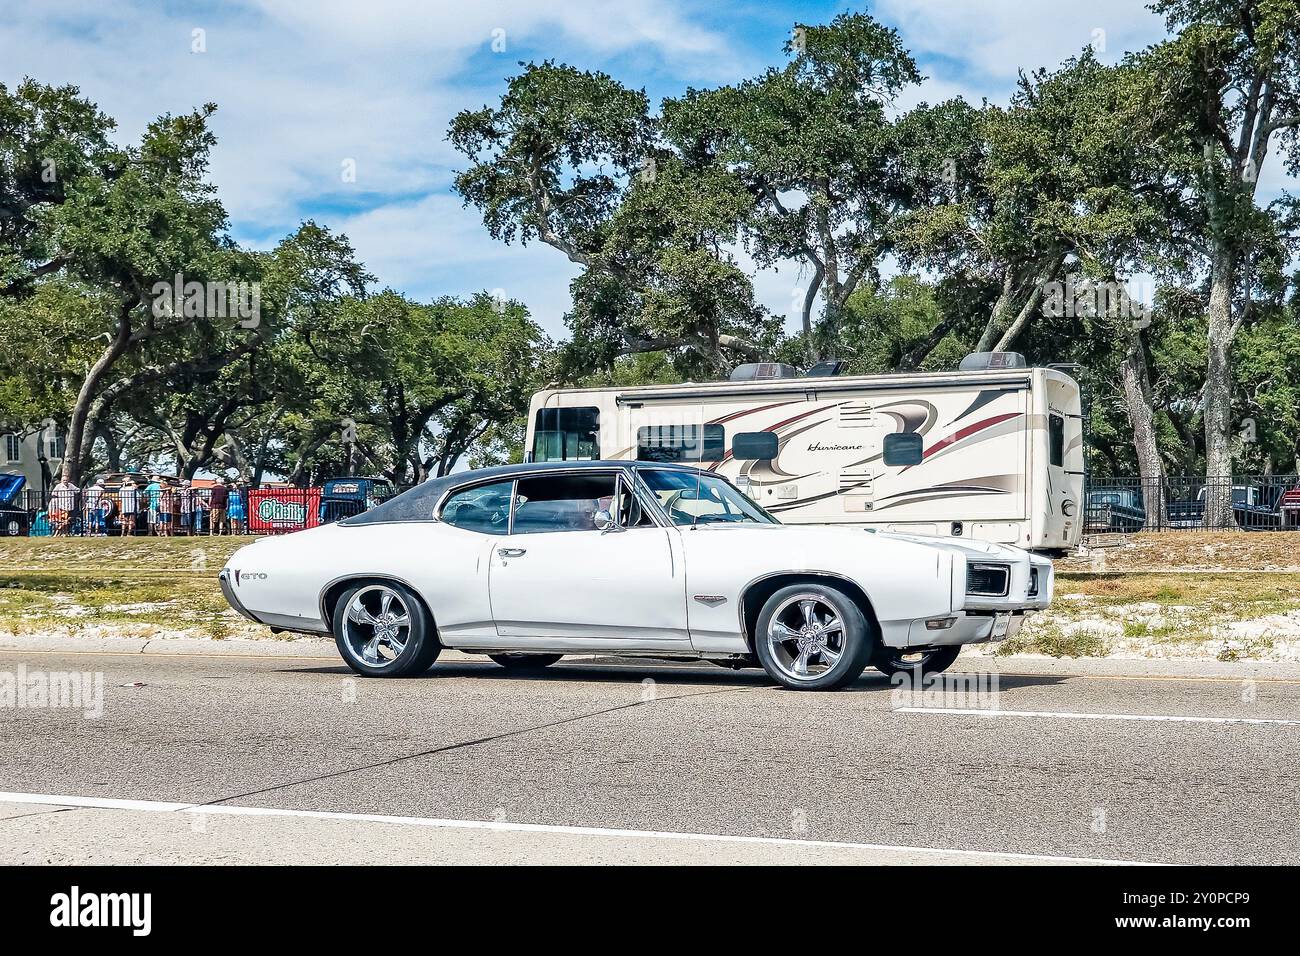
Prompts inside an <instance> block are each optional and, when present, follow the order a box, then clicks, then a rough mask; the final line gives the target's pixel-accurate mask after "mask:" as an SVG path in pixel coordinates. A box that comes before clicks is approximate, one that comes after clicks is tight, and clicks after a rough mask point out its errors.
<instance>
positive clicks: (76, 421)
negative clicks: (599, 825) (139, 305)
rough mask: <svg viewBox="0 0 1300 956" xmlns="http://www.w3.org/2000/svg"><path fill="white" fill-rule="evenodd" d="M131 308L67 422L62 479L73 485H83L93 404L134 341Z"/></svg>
mask: <svg viewBox="0 0 1300 956" xmlns="http://www.w3.org/2000/svg"><path fill="white" fill-rule="evenodd" d="M130 316H131V304H129V303H124V304H123V306H122V310H121V313H120V314H119V315H118V317H117V334H116V335H115V336H114V337H113V341H112V342H110V343H109V345H108V348H106V349H104V351H103V353H102V354H101V355H100V356H99V358H98V359H97V360H96V361H95V364H94V365H92V366H91V367H90V370H89V371H88V372H87V373H86V378H85V381H83V382H82V383H81V388H80V390H78V392H77V401H76V404H74V405H73V406H72V420H71V421H70V422H68V435H67V440H66V441H65V442H64V451H63V468H62V473H61V475H60V477H61V478H62V480H63V481H71V482H72V483H73V484H80V483H81V469H82V458H83V457H84V455H83V451H82V446H83V445H84V444H85V440H86V424H87V419H88V418H89V416H90V408H91V405H92V404H94V402H95V398H96V395H95V393H96V391H97V390H98V389H99V383H100V382H101V381H102V380H103V378H104V376H105V375H106V374H107V373H108V370H109V369H110V368H112V367H113V363H114V362H116V361H117V360H118V359H119V358H121V357H122V354H123V353H124V352H125V351H126V347H127V344H128V343H129V342H130V340H131V319H130Z"/></svg>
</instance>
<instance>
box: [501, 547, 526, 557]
mask: <svg viewBox="0 0 1300 956" xmlns="http://www.w3.org/2000/svg"><path fill="white" fill-rule="evenodd" d="M527 553H528V549H527V548H497V554H499V555H501V557H503V558H522V557H523V556H524V555H525V554H527Z"/></svg>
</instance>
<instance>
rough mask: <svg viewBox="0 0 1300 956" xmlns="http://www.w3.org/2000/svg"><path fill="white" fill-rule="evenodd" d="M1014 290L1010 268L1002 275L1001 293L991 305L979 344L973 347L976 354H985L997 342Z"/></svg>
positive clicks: (1012, 274) (1013, 277)
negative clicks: (991, 309) (991, 308)
mask: <svg viewBox="0 0 1300 956" xmlns="http://www.w3.org/2000/svg"><path fill="white" fill-rule="evenodd" d="M1014 288H1015V275H1014V273H1013V271H1012V269H1011V267H1010V266H1007V268H1006V270H1005V271H1004V272H1003V273H1002V291H1001V292H999V293H998V300H997V301H996V302H994V303H993V311H991V312H990V313H989V320H988V322H987V323H985V325H984V333H983V334H982V335H981V336H980V340H979V344H978V345H976V346H975V351H976V352H987V351H989V349H991V348H992V347H993V343H994V342H996V341H997V335H998V330H999V329H1000V328H1002V316H1003V315H1004V314H1006V312H1007V310H1008V309H1010V308H1011V298H1012V294H1013V292H1014Z"/></svg>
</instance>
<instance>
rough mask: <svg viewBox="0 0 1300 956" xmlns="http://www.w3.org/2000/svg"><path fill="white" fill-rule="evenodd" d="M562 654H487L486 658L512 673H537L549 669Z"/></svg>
mask: <svg viewBox="0 0 1300 956" xmlns="http://www.w3.org/2000/svg"><path fill="white" fill-rule="evenodd" d="M563 656H564V655H563V654H489V655H488V657H490V658H492V660H494V661H496V662H497V663H498V664H500V665H501V666H502V667H504V668H506V669H507V670H512V671H539V670H541V669H542V668H543V667H550V666H551V665H552V664H554V663H555V662H556V661H558V660H559V659H560V658H562V657H563Z"/></svg>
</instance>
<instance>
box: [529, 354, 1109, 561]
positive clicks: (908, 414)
mask: <svg viewBox="0 0 1300 956" xmlns="http://www.w3.org/2000/svg"><path fill="white" fill-rule="evenodd" d="M829 368H830V369H831V370H832V371H833V369H834V368H835V366H834V365H833V364H832V365H830V366H829ZM817 371H823V370H822V369H818V370H815V372H817ZM737 379H740V380H737ZM525 447H526V448H527V449H528V460H530V461H538V462H541V461H571V460H579V461H581V460H593V459H606V460H628V459H633V460H642V461H654V462H677V463H688V464H695V465H697V466H698V467H700V468H704V469H707V470H708V471H714V472H718V473H720V474H722V475H724V476H725V477H727V478H730V479H731V480H732V481H733V482H735V483H736V484H737V485H739V486H740V487H741V488H743V489H745V490H746V491H747V492H748V493H749V495H750V496H751V497H752V498H753V499H754V500H755V501H757V502H758V503H759V504H761V505H762V506H763V507H764V508H765V509H767V510H768V511H770V512H771V513H772V514H774V515H776V516H777V517H778V518H780V519H781V521H782V522H785V523H788V524H856V525H863V526H866V527H872V528H878V529H882V530H889V531H899V532H907V533H912V534H927V535H939V536H952V537H969V538H975V539H978V540H984V541H995V542H999V543H1003V544H1014V545H1017V546H1019V547H1022V548H1027V549H1031V550H1037V551H1048V552H1059V551H1064V550H1066V549H1069V548H1072V547H1074V546H1075V545H1077V544H1078V542H1079V538H1080V535H1081V533H1082V531H1083V515H1082V511H1083V508H1082V502H1083V478H1084V459H1083V418H1082V414H1081V404H1080V391H1079V385H1078V383H1077V382H1075V380H1074V379H1073V378H1071V377H1070V376H1069V375H1067V374H1065V373H1064V372H1062V371H1060V370H1057V369H1051V368H1027V367H1025V365H1024V360H1023V359H1022V358H1021V357H1020V356H1019V355H1017V354H1015V353H1001V352H993V353H978V354H977V355H973V356H969V357H968V358H967V359H966V360H965V361H963V362H962V368H961V369H960V370H958V371H955V372H924V373H902V374H888V375H866V376H837V375H834V374H830V375H827V374H807V375H801V374H799V373H798V372H797V371H795V370H794V369H791V368H789V367H788V366H777V365H770V364H764V365H757V366H748V367H742V369H740V370H738V374H736V375H733V380H732V381H727V382H708V383H686V384H681V385H647V386H636V387H630V388H555V389H546V390H544V391H541V392H538V393H537V394H536V395H534V396H533V400H532V406H531V408H530V412H529V419H528V436H527V444H526V446H525Z"/></svg>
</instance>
